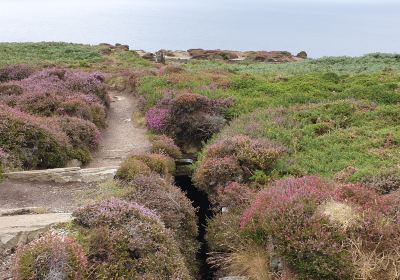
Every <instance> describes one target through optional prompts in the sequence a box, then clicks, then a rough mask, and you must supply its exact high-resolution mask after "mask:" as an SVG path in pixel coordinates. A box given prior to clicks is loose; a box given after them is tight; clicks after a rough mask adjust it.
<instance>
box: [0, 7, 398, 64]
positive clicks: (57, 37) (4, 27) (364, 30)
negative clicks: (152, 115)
mask: <svg viewBox="0 0 400 280" xmlns="http://www.w3.org/2000/svg"><path fill="white" fill-rule="evenodd" d="M0 41H3V42H5V41H24V42H26V41H68V42H77V43H90V44H97V43H100V42H109V43H116V42H120V43H126V44H129V45H131V46H132V48H134V49H147V50H152V51H153V50H158V49H161V48H168V49H188V48H194V47H202V48H222V49H238V50H258V49H265V50H288V51H291V52H298V51H300V50H306V51H307V52H308V53H309V54H310V55H311V56H313V57H319V56H325V55H362V54H365V53H370V52H400V0H397V1H396V0H380V1H377V0H319V1H317V0H169V1H168V0H140V1H139V0H114V1H111V0H0Z"/></svg>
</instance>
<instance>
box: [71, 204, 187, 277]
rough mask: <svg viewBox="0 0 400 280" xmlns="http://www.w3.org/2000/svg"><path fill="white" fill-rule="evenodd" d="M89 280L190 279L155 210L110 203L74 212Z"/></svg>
mask: <svg viewBox="0 0 400 280" xmlns="http://www.w3.org/2000/svg"><path fill="white" fill-rule="evenodd" d="M74 217H75V223H76V225H77V226H78V230H80V233H81V234H80V237H79V239H80V241H81V242H82V244H84V247H85V248H86V250H87V256H88V260H89V264H90V265H91V267H92V268H93V269H92V271H91V274H90V277H89V278H90V279H190V276H189V272H188V270H187V268H186V267H185V264H184V260H183V257H182V255H181V254H180V252H179V249H178V245H177V244H176V242H175V240H174V239H173V235H172V233H171V232H170V231H169V230H168V229H166V228H165V226H164V224H163V223H162V222H161V221H160V218H159V217H158V215H157V214H155V213H154V212H153V211H152V210H149V209H148V208H145V207H143V206H141V205H139V204H137V203H133V202H126V201H122V200H118V199H110V200H106V201H103V202H99V203H97V204H93V205H89V206H86V207H85V208H82V209H79V210H77V211H75V212H74Z"/></svg>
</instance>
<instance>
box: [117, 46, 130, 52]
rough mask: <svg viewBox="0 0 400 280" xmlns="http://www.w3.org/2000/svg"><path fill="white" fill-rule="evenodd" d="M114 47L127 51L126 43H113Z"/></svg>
mask: <svg viewBox="0 0 400 280" xmlns="http://www.w3.org/2000/svg"><path fill="white" fill-rule="evenodd" d="M115 48H116V49H117V50H121V51H129V46H128V45H121V44H115Z"/></svg>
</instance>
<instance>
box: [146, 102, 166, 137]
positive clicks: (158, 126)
mask: <svg viewBox="0 0 400 280" xmlns="http://www.w3.org/2000/svg"><path fill="white" fill-rule="evenodd" d="M169 116H170V111H169V109H165V108H160V107H157V106H156V107H153V108H151V109H150V110H149V111H147V113H146V124H147V127H148V128H149V129H152V130H154V131H156V132H159V133H162V132H163V131H164V130H165V129H166V126H167V123H168V119H169Z"/></svg>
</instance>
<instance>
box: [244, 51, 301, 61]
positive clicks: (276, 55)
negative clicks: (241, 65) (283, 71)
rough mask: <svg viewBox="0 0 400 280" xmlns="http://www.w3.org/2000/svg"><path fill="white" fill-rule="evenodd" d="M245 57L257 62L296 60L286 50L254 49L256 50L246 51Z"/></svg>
mask: <svg viewBox="0 0 400 280" xmlns="http://www.w3.org/2000/svg"><path fill="white" fill-rule="evenodd" d="M245 56H246V59H247V60H251V61H258V62H273V63H281V62H291V61H296V58H295V57H294V56H293V55H292V54H291V53H290V52H286V51H268V52H267V51H256V52H246V53H245Z"/></svg>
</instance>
